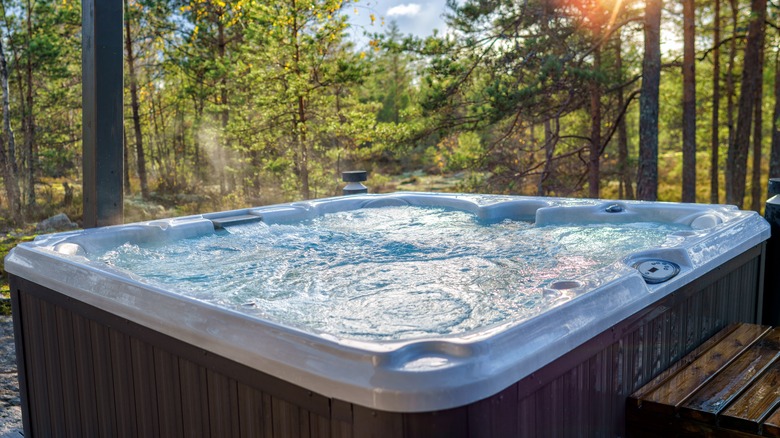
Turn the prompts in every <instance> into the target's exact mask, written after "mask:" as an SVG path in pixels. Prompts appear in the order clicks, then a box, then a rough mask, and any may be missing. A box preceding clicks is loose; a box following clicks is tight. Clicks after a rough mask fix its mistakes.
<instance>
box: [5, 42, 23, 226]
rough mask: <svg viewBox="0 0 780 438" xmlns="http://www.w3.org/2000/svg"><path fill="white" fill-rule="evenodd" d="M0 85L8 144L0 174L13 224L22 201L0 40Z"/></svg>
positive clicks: (15, 221)
mask: <svg viewBox="0 0 780 438" xmlns="http://www.w3.org/2000/svg"><path fill="white" fill-rule="evenodd" d="M0 83H2V92H3V131H4V134H5V135H4V137H5V139H6V140H7V142H8V149H7V152H6V147H5V145H3V144H0V172H2V175H3V186H5V194H6V197H8V210H9V211H10V212H11V219H12V220H13V221H14V224H16V225H21V223H22V200H21V197H20V195H19V170H18V168H17V167H16V142H15V139H14V131H13V130H12V129H11V109H10V105H9V100H10V99H9V96H8V94H9V93H8V68H7V66H6V61H5V51H4V50H3V41H2V39H1V38H0Z"/></svg>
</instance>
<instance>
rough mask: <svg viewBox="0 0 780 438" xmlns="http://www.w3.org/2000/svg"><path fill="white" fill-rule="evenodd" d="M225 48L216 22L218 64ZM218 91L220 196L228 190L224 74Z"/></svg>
mask: <svg viewBox="0 0 780 438" xmlns="http://www.w3.org/2000/svg"><path fill="white" fill-rule="evenodd" d="M226 48H227V38H226V36H225V25H224V24H223V23H222V22H221V21H219V20H218V24H217V55H218V56H219V60H220V63H221V64H222V65H224V63H225V53H226ZM219 85H220V87H219V88H220V90H219V103H220V105H221V107H222V111H221V113H220V117H221V122H222V130H221V137H222V142H221V144H220V145H219V147H220V152H219V155H220V158H221V159H220V161H221V162H220V163H218V164H217V166H218V167H219V169H218V170H217V173H218V174H219V188H220V193H221V194H223V195H224V194H226V193H227V191H228V190H229V187H228V180H227V172H225V168H226V167H227V157H228V154H227V152H226V150H227V148H228V141H227V137H228V135H227V127H228V122H229V121H230V112H229V111H228V90H227V74H226V73H225V72H223V73H222V77H221V78H220V80H219Z"/></svg>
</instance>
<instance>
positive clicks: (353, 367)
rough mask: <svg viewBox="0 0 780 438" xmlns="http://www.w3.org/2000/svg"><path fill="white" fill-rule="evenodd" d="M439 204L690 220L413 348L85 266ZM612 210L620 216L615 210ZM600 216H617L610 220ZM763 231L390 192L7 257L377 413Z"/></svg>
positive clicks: (519, 213) (602, 324)
mask: <svg viewBox="0 0 780 438" xmlns="http://www.w3.org/2000/svg"><path fill="white" fill-rule="evenodd" d="M397 205H419V206H439V207H448V208H455V209H459V210H466V211H470V212H473V213H474V214H476V215H477V216H478V217H479V218H481V219H483V220H485V221H488V222H491V221H500V220H502V219H504V218H510V219H517V220H530V221H535V222H536V224H537V225H555V224H571V223H577V224H582V223H598V222H613V223H614V222H635V221H647V222H667V223H679V224H684V225H690V226H691V227H692V230H691V231H682V232H678V233H674V235H673V236H672V237H671V238H670V239H667V241H666V242H659V245H660V246H659V247H658V248H655V249H652V250H647V251H641V252H637V253H634V254H631V255H630V256H628V257H626V258H624V259H623V260H620V261H618V262H616V263H614V264H612V265H611V266H609V267H608V268H605V269H601V270H599V271H596V272H594V273H593V274H592V275H588V276H584V277H580V278H573V279H571V280H568V281H564V282H559V284H554V285H553V287H558V288H561V289H567V292H568V293H574V294H576V297H575V298H574V299H572V300H571V301H568V302H566V303H564V304H561V305H559V306H558V307H555V308H553V309H551V310H549V311H547V312H545V313H542V314H540V315H538V316H535V317H533V318H531V319H529V320H525V321H521V322H516V321H515V322H507V323H505V324H501V325H498V326H492V327H489V328H487V329H484V330H480V331H477V332H472V333H467V334H459V335H456V336H447V337H431V338H426V339H416V340H411V341H398V342H370V341H356V340H349V339H339V338H337V337H335V336H333V335H329V334H327V333H315V334H313V333H309V332H304V331H302V330H299V329H296V328H291V327H287V326H283V325H280V324H277V323H275V322H273V321H266V320H261V319H257V318H255V317H251V316H247V315H244V314H241V313H238V312H235V311H231V310H227V309H224V308H219V307H217V306H214V305H212V304H209V303H205V302H202V301H198V300H195V299H192V298H188V297H184V296H182V295H179V294H176V293H173V292H171V291H167V290H163V289H161V288H159V287H155V286H151V285H149V284H146V283H143V282H141V281H139V279H138V278H135V277H134V276H133V274H132V273H129V272H126V271H122V270H118V269H113V268H111V267H109V266H107V265H105V264H103V263H101V262H95V261H91V260H90V259H89V258H88V257H89V256H90V255H91V254H96V253H99V252H103V251H105V250H106V249H108V248H112V247H115V246H118V245H121V244H124V243H126V242H133V243H143V242H152V241H154V242H165V241H170V240H175V239H181V238H187V237H194V236H198V235H203V234H206V233H213V232H214V229H215V226H217V227H219V226H222V225H225V224H230V223H238V222H241V221H246V220H258V218H260V219H261V220H263V221H265V222H268V223H280V222H294V221H299V220H302V219H310V218H313V217H316V216H318V215H321V214H324V213H330V212H336V211H343V210H351V209H357V208H370V207H381V206H397ZM614 206H617V207H614ZM607 207H611V208H610V209H611V210H622V211H619V212H614V213H609V212H607V209H608V208H607ZM768 237H769V225H768V224H767V223H766V222H765V221H764V220H763V218H761V217H760V216H759V215H758V214H756V213H755V212H746V211H740V210H738V209H736V208H735V207H733V206H723V205H698V204H675V203H658V202H655V203H649V202H639V201H602V200H575V199H559V198H538V197H516V196H493V195H456V194H430V193H396V194H389V195H357V196H349V197H340V198H329V199H322V200H316V201H309V202H296V203H290V204H282V205H273V206H267V207H259V208H252V209H244V210H236V211H228V212H221V213H212V214H205V215H198V216H189V217H182V218H176V219H168V220H156V221H151V222H144V223H136V224H128V225H119V226H112V227H105V228H100V229H90V230H83V231H74V232H67V233H59V234H52V235H46V236H41V237H39V238H37V239H36V240H35V241H33V242H28V243H23V244H21V245H19V246H17V247H16V248H15V249H14V250H13V251H12V252H11V253H10V254H9V255H8V256H7V257H6V259H5V269H6V270H7V271H8V272H9V273H11V274H14V275H17V276H19V277H22V278H25V279H27V280H30V281H33V282H36V283H38V284H40V285H42V286H45V287H48V288H50V289H53V290H57V291H59V292H61V293H63V294H65V295H68V296H70V297H72V298H74V299H77V300H80V301H82V302H85V303H87V304H90V305H93V306H96V307H98V308H100V309H103V310H106V311H108V312H111V313H113V314H116V315H118V316H120V317H122V318H126V319H127V320H130V321H133V322H135V323H138V324H141V325H143V326H146V327H149V328H151V329H154V330H157V331H159V332H161V333H164V334H167V335H169V336H172V337H175V338H178V339H180V340H182V341H185V342H188V343H190V344H193V345H195V346H198V347H200V348H203V349H205V350H207V351H210V352H213V353H215V354H219V355H221V356H224V357H226V358H229V359H232V360H234V361H236V362H238V363H241V364H244V365H247V366H249V367H252V368H254V369H257V370H260V371H263V372H265V373H268V374H270V375H273V376H275V377H278V378H280V379H283V380H286V381H289V382H291V383H294V384H297V385H299V386H302V387H304V388H307V389H309V390H311V391H313V392H316V393H320V394H322V395H325V396H327V397H333V398H337V399H341V400H344V401H347V402H351V403H356V404H360V405H363V406H366V407H371V408H375V409H379V410H385V411H392V412H424V411H435V410H442V409H448V408H452V407H457V406H462V405H466V404H469V403H472V402H474V401H477V400H480V399H483V398H485V397H488V396H491V395H493V394H495V393H497V392H499V391H501V390H503V389H504V388H506V387H508V386H510V385H511V384H513V383H514V382H517V381H519V380H520V379H522V378H524V377H527V376H528V375H530V374H531V373H533V372H535V371H536V370H539V369H540V368H542V367H543V366H545V365H547V364H549V363H550V362H552V361H553V360H555V359H557V358H559V357H561V356H562V355H563V354H565V353H567V352H569V351H571V350H572V349H574V348H576V347H577V346H579V345H581V344H583V343H585V342H586V341H587V340H589V339H591V338H593V337H594V336H596V335H598V334H599V333H601V332H603V331H605V330H608V329H609V328H610V327H612V326H614V325H615V324H617V323H618V322H620V321H621V320H623V319H625V318H627V317H629V316H630V315H632V314H634V313H636V312H637V311H639V310H641V309H643V308H645V307H648V306H650V305H652V304H653V303H654V302H656V301H658V300H660V299H661V298H663V297H665V296H667V295H668V294H670V293H672V292H673V291H675V290H677V289H679V288H681V287H683V286H684V285H686V284H688V283H690V282H691V281H693V280H695V279H696V278H698V277H700V276H702V275H703V274H704V273H706V272H708V271H710V270H712V269H713V268H715V267H717V266H718V265H721V264H723V263H725V262H726V261H728V260H730V259H732V258H734V257H735V256H737V255H739V254H741V253H742V252H744V251H746V250H748V249H750V248H752V247H754V246H756V245H758V244H760V243H761V242H763V241H764V240H766V239H767V238H768ZM646 259H663V260H668V261H672V262H674V263H676V264H678V265H679V266H680V268H681V270H680V273H679V274H678V275H677V276H676V277H674V278H672V279H671V280H669V281H667V282H665V283H660V284H654V285H648V284H646V283H645V281H644V280H643V278H642V277H641V275H639V273H638V272H637V271H636V269H634V268H633V267H632V266H633V265H634V264H636V263H637V262H639V261H642V260H646Z"/></svg>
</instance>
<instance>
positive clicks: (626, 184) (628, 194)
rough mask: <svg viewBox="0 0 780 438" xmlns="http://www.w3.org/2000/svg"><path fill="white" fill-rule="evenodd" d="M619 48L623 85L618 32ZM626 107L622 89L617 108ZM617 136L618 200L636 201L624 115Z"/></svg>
mask: <svg viewBox="0 0 780 438" xmlns="http://www.w3.org/2000/svg"><path fill="white" fill-rule="evenodd" d="M616 41H617V47H616V48H615V68H616V69H617V71H618V75H619V78H620V80H619V82H620V83H623V82H624V80H625V75H624V74H623V36H622V32H621V31H618V34H617V38H616ZM624 105H625V96H624V95H623V89H622V88H620V89H619V90H618V92H617V106H618V108H623V106H624ZM617 123H618V127H617V135H618V139H617V142H618V172H619V173H620V177H619V184H618V198H620V199H634V187H633V186H632V183H631V172H629V171H628V170H629V168H630V167H629V165H628V130H627V128H626V117H625V115H623V116H622V117H620V118H619V119H618V122H617Z"/></svg>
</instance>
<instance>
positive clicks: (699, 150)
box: [0, 0, 780, 230]
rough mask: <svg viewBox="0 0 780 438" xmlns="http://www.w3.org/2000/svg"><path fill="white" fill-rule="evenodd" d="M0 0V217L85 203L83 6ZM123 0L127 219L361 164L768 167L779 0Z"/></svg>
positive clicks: (533, 181) (661, 186) (691, 179)
mask: <svg viewBox="0 0 780 438" xmlns="http://www.w3.org/2000/svg"><path fill="white" fill-rule="evenodd" d="M0 7H2V9H3V20H2V22H0V85H1V87H0V88H2V89H1V90H0V91H1V92H2V118H3V124H2V129H1V130H0V176H1V177H2V180H3V190H2V193H1V195H0V216H2V218H0V227H2V228H3V229H5V230H10V229H14V228H23V227H24V226H25V224H31V223H35V222H37V221H39V220H40V219H42V218H45V217H48V216H50V215H53V214H54V213H57V212H60V211H64V212H66V213H67V214H68V215H69V216H70V217H71V218H72V219H75V220H76V221H79V220H80V217H81V209H82V201H81V186H80V183H81V135H82V130H81V34H80V30H81V5H80V2H78V1H74V0H0ZM124 8H125V18H124V29H123V30H124V32H123V34H124V49H125V54H124V57H125V99H124V101H125V126H124V137H125V142H124V143H125V175H124V181H125V182H124V187H125V191H126V195H127V196H126V197H125V200H126V203H127V205H126V208H125V211H126V221H132V220H140V219H151V218H153V217H158V216H173V215H178V214H186V213H201V212H206V211H215V210H221V209H226V208H239V207H244V206H256V205H263V204H270V203H276V202H282V201H290V200H295V199H308V198H316V197H324V196H331V195H336V194H339V193H340V189H341V187H343V183H342V182H341V181H340V172H341V171H343V170H353V169H359V168H360V169H366V170H368V171H369V172H370V181H369V186H370V188H371V191H372V192H386V191H393V190H398V189H404V188H409V187H411V188H423V189H426V188H430V187H426V186H425V185H424V184H421V182H424V181H425V180H426V178H427V177H428V176H429V175H434V176H436V175H440V176H447V175H456V176H457V178H453V179H452V180H454V181H456V183H454V184H449V185H448V186H447V187H446V189H448V190H454V191H465V192H485V193H487V192H489V193H508V194H529V195H551V196H586V197H601V198H622V199H634V198H637V199H645V200H664V201H685V202H712V203H724V202H725V203H729V204H736V205H739V206H741V207H744V208H752V209H755V210H760V208H761V204H762V202H763V201H764V200H765V199H766V181H767V178H768V177H769V176H780V79H779V78H780V48H779V47H778V46H779V45H780V44H779V43H780V29H779V26H780V4H779V3H778V2H777V0H707V1H702V0H678V1H669V0H667V1H666V2H663V0H646V1H644V2H640V1H637V0H525V1H513V0H461V1H450V2H449V3H448V7H447V10H446V11H445V16H444V21H445V22H446V23H447V28H446V32H443V33H434V34H433V35H432V36H430V37H427V38H414V37H412V36H406V35H402V34H401V33H400V31H399V30H398V26H397V25H396V24H395V23H393V22H391V21H386V20H385V18H383V17H382V16H381V13H380V10H381V8H382V5H381V2H379V3H360V2H358V1H355V0H262V1H261V0H233V1H223V0H124ZM351 14H352V15H354V14H364V15H368V16H369V17H370V21H371V24H370V25H369V26H357V25H356V24H354V20H350V19H349V18H350V16H351ZM664 36H666V37H669V38H670V39H671V40H674V41H679V44H674V45H672V46H673V47H668V46H667V47H665V48H664V51H663V52H662V51H661V44H660V41H661V38H662V37H664Z"/></svg>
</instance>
